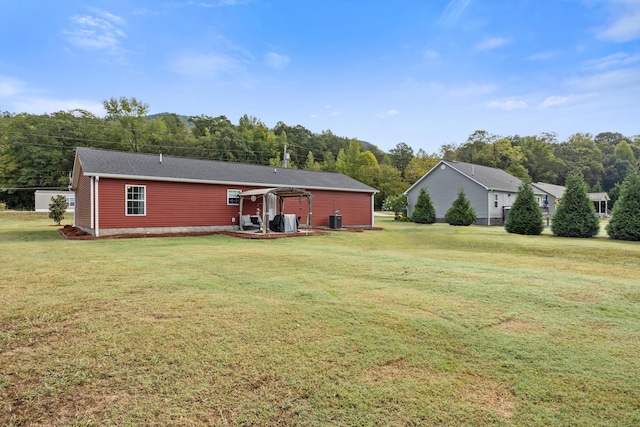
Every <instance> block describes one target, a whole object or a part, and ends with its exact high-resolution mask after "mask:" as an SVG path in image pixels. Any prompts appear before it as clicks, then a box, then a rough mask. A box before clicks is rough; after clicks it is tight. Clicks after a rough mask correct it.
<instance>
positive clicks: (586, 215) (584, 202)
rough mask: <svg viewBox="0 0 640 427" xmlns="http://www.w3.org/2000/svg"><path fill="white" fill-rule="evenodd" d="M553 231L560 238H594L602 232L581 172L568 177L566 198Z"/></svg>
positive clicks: (553, 225)
mask: <svg viewBox="0 0 640 427" xmlns="http://www.w3.org/2000/svg"><path fill="white" fill-rule="evenodd" d="M551 231H552V232H553V234H555V235H556V236H560V237H593V236H595V235H596V234H598V232H599V231H600V219H599V218H598V215H597V214H596V210H595V208H594V207H593V203H592V202H591V200H590V199H589V195H588V194H587V185H586V184H585V183H584V179H583V178H582V174H581V173H580V172H579V171H574V172H572V173H570V174H569V176H568V177H567V183H566V189H565V192H564V196H563V197H562V200H561V201H560V206H558V209H556V213H555V214H554V215H553V222H552V223H551Z"/></svg>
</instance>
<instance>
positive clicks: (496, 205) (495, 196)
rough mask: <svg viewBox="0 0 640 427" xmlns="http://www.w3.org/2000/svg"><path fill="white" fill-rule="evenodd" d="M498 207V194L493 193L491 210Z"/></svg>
mask: <svg viewBox="0 0 640 427" xmlns="http://www.w3.org/2000/svg"><path fill="white" fill-rule="evenodd" d="M498 207H500V198H499V197H498V193H493V208H494V209H495V208H498Z"/></svg>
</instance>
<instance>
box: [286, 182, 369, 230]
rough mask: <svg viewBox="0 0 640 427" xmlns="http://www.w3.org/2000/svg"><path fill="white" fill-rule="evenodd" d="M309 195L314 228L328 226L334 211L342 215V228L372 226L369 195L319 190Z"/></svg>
mask: <svg viewBox="0 0 640 427" xmlns="http://www.w3.org/2000/svg"><path fill="white" fill-rule="evenodd" d="M311 193H312V194H313V201H312V222H313V225H314V226H316V227H318V226H328V225H329V216H330V215H335V210H336V209H338V210H339V211H340V212H339V215H342V226H343V227H344V226H352V225H362V226H371V225H372V224H373V222H372V218H371V216H372V215H373V212H372V206H373V204H372V202H371V198H372V197H373V195H372V194H371V193H348V192H345V191H320V190H313V191H311ZM287 202H288V200H287V201H286V202H285V212H286V211H287V208H288V206H287V204H286V203H287ZM305 208H306V205H305ZM286 213H295V212H286ZM303 218H304V216H303Z"/></svg>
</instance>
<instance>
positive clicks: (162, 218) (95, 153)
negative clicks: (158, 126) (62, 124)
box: [72, 147, 377, 236]
mask: <svg viewBox="0 0 640 427" xmlns="http://www.w3.org/2000/svg"><path fill="white" fill-rule="evenodd" d="M72 189H73V190H75V193H76V202H75V224H74V225H75V226H76V227H78V228H80V229H82V230H84V231H86V232H88V233H90V234H92V235H95V236H108V235H116V234H162V233H183V232H210V231H233V230H240V229H242V228H244V226H245V220H246V221H248V222H247V223H246V225H249V224H253V225H254V226H256V228H258V227H259V228H260V229H261V230H264V231H267V227H268V226H269V225H270V222H271V221H273V220H274V219H276V218H275V217H276V216H277V215H283V217H282V219H283V220H284V219H286V218H289V222H291V218H294V219H295V222H296V228H297V226H298V225H299V226H300V227H309V228H316V227H329V226H330V217H332V216H334V215H335V214H336V212H340V215H341V226H343V227H359V228H367V227H373V225H374V215H373V207H374V195H375V194H376V193H377V190H376V189H374V188H372V187H370V186H368V185H365V184H363V183H361V182H359V181H357V180H355V179H352V178H350V177H348V176H346V175H343V174H338V173H330V172H316V171H307V170H297V169H286V168H280V167H271V166H259V165H247V164H242V163H230V162H219V161H212V160H200V159H189V158H183V157H175V156H163V155H161V154H142V153H132V152H124V151H112V150H101V149H94V148H82V147H79V148H78V149H77V150H76V157H75V162H74V166H73V176H72ZM285 199H286V202H285ZM311 200H313V203H311ZM247 217H248V219H247ZM252 217H253V219H252ZM254 221H256V223H255V224H254ZM268 230H269V231H271V229H270V228H269V229H268Z"/></svg>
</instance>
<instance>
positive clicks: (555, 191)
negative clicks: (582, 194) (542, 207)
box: [533, 182, 565, 199]
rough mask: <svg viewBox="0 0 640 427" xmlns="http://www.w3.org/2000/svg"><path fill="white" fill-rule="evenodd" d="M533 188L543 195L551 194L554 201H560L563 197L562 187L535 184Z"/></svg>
mask: <svg viewBox="0 0 640 427" xmlns="http://www.w3.org/2000/svg"><path fill="white" fill-rule="evenodd" d="M533 186H534V187H536V188H539V189H540V190H542V191H544V192H545V193H549V194H551V195H552V196H553V197H555V198H556V199H561V198H562V196H564V191H565V188H564V187H563V186H562V185H556V184H547V183H546V182H536V183H535V184H533Z"/></svg>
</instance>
